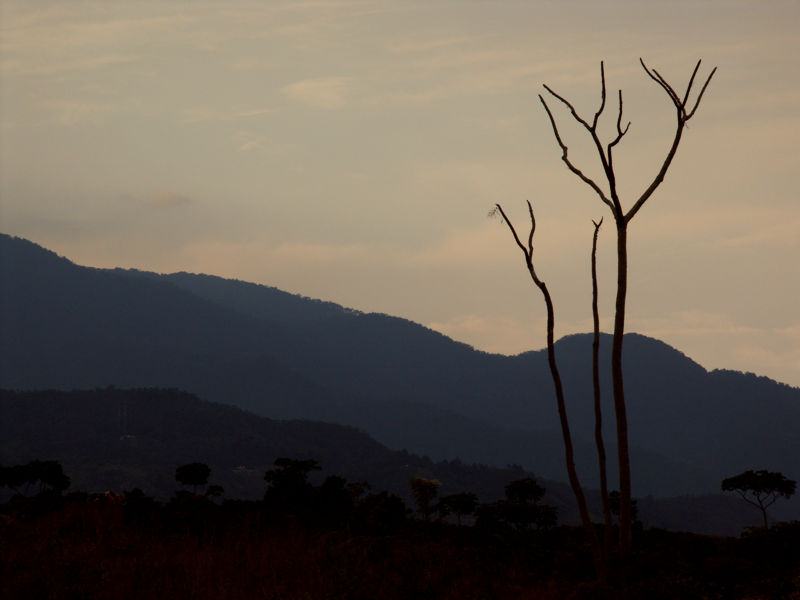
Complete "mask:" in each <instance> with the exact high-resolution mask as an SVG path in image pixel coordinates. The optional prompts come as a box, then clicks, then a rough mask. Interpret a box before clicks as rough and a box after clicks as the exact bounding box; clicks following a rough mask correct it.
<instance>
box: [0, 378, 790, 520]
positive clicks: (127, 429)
mask: <svg viewBox="0 0 800 600" xmlns="http://www.w3.org/2000/svg"><path fill="white" fill-rule="evenodd" d="M281 456H286V457H289V458H297V459H314V460H316V461H318V463H319V464H320V465H321V466H322V471H321V472H320V473H313V474H312V479H313V483H315V484H318V483H319V482H321V481H322V479H323V478H325V477H327V476H329V475H339V476H343V477H345V478H346V479H347V480H349V481H366V482H368V483H369V484H370V485H371V486H372V488H371V489H372V491H373V492H378V491H381V490H389V491H391V492H394V493H397V494H400V495H401V496H404V497H405V498H406V502H407V503H408V504H409V506H413V502H412V501H411V499H410V498H409V496H410V494H409V491H410V488H409V483H408V482H409V479H410V478H412V477H427V478H435V479H438V480H440V481H441V482H442V487H441V488H440V494H441V495H446V494H450V493H457V492H463V491H471V492H474V493H476V494H477V496H478V498H479V499H480V501H482V502H491V501H493V500H496V499H498V498H500V497H502V496H503V489H504V486H505V485H507V484H508V483H509V482H511V481H513V480H515V479H520V478H522V477H526V476H530V474H529V473H526V472H524V471H523V470H522V469H520V468H519V467H513V468H496V467H488V466H485V465H476V464H472V465H470V464H465V463H463V462H461V461H458V460H455V461H438V462H436V461H432V460H430V459H429V458H427V457H420V456H416V455H414V454H409V453H408V452H405V451H392V450H389V449H388V448H386V447H385V446H382V445H381V444H379V443H377V442H376V441H375V440H373V439H372V438H370V437H369V436H367V435H366V434H365V433H363V432H361V431H358V430H356V429H354V428H352V427H346V426H342V425H334V424H330V423H319V422H314V421H275V420H272V419H267V418H266V417H258V416H256V415H253V414H252V413H248V412H245V411H242V410H240V409H238V408H236V407H234V406H229V405H224V404H216V403H211V402H205V401H202V400H200V399H198V398H197V397H196V396H193V395H191V394H188V393H186V392H182V391H180V390H174V389H172V390H165V389H152V388H151V389H134V390H123V389H119V388H116V387H107V388H102V389H96V390H74V391H57V390H40V391H30V392H21V391H9V390H1V389H0V464H4V465H12V464H22V463H25V462H27V461H29V460H33V459H43V460H58V461H59V462H60V463H61V464H62V465H63V467H64V469H65V472H66V474H67V475H68V476H69V477H70V479H71V486H70V488H69V491H86V492H103V491H105V490H115V491H118V492H119V491H123V490H131V489H133V488H136V487H138V488H140V489H142V490H143V491H144V493H145V494H147V495H149V496H155V497H156V498H157V499H159V500H162V501H164V500H166V499H168V498H169V497H171V496H172V495H174V493H175V491H176V490H177V489H178V488H180V487H181V486H180V485H179V484H178V483H177V482H176V480H175V469H176V468H177V467H178V466H180V465H183V464H187V463H189V462H203V463H206V464H208V465H209V466H210V467H211V477H210V479H209V483H211V484H215V485H222V487H223V488H224V497H225V498H232V499H251V500H255V499H259V498H261V497H262V496H263V494H264V490H265V489H266V482H265V481H264V472H265V471H266V470H268V469H270V468H272V466H273V462H274V460H275V459H276V458H278V457H281ZM539 482H540V483H541V484H543V485H544V486H545V487H546V489H547V494H546V496H545V499H544V501H545V502H546V503H547V504H550V505H552V506H555V507H556V508H557V509H558V515H559V521H560V522H561V523H572V524H576V523H577V522H578V516H577V510H576V509H575V503H574V500H573V497H572V494H571V492H570V490H569V488H568V486H567V485H566V484H563V483H558V482H553V481H547V480H543V479H539ZM9 495H10V492H9V491H8V490H3V489H0V502H2V501H4V500H6V499H7V498H8V497H9ZM587 497H588V500H589V502H590V505H591V506H592V510H593V513H594V514H595V515H599V514H600V512H601V511H600V500H599V495H598V494H597V492H592V491H589V492H588V494H587ZM639 508H640V515H641V518H642V519H643V520H644V522H645V525H646V526H657V527H664V528H669V529H682V530H690V531H695V532H698V533H706V534H712V535H714V534H715V535H736V534H738V533H739V532H740V531H741V530H742V528H743V527H746V526H749V525H753V524H755V523H757V522H758V519H759V518H760V516H759V515H758V514H756V511H754V510H752V508H751V507H749V506H748V505H747V504H745V503H743V502H742V501H741V500H739V499H738V498H736V497H731V496H722V495H719V494H717V495H708V496H703V497H681V498H671V499H663V500H662V499H652V498H643V499H640V500H639ZM779 508H785V507H779ZM773 514H774V515H775V516H776V518H784V517H783V516H782V515H783V514H788V513H786V511H784V512H783V513H777V512H775V511H773ZM598 519H599V516H598Z"/></svg>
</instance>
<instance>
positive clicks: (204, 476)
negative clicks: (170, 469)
mask: <svg viewBox="0 0 800 600" xmlns="http://www.w3.org/2000/svg"><path fill="white" fill-rule="evenodd" d="M210 475H211V467H209V466H208V465H207V464H205V463H199V462H193V463H189V464H186V465H182V466H180V467H178V468H177V469H175V479H176V480H177V481H178V482H179V483H180V484H181V485H190V486H192V494H194V495H197V486H199V485H205V484H207V483H208V478H209V476H210Z"/></svg>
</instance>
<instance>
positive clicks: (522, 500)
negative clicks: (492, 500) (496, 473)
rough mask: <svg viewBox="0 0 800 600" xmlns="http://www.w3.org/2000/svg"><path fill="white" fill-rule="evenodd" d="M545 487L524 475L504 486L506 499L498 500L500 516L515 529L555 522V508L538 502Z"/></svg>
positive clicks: (541, 526)
mask: <svg viewBox="0 0 800 600" xmlns="http://www.w3.org/2000/svg"><path fill="white" fill-rule="evenodd" d="M544 492H545V489H544V488H543V487H542V486H540V485H539V484H538V482H537V481H536V480H535V479H532V478H530V477H525V478H523V479H517V480H515V481H512V482H511V483H509V484H508V485H507V486H506V487H505V493H506V499H505V500H504V501H501V502H499V503H498V504H499V508H500V514H501V517H502V518H503V519H504V520H505V521H507V522H508V523H510V524H511V525H513V526H514V527H516V528H517V529H527V528H529V527H530V526H531V525H534V524H535V525H536V526H537V528H540V529H541V528H545V527H551V526H553V525H555V523H556V510H555V508H553V507H552V506H546V505H541V504H539V501H540V500H541V499H542V498H543V497H544Z"/></svg>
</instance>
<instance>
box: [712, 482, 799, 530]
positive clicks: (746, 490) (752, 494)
mask: <svg viewBox="0 0 800 600" xmlns="http://www.w3.org/2000/svg"><path fill="white" fill-rule="evenodd" d="M796 489H797V482H796V481H793V480H791V479H787V478H786V477H785V476H784V475H783V473H777V472H773V471H765V470H760V471H745V472H744V473H740V474H739V475H736V476H734V477H728V478H727V479H723V480H722V491H723V492H736V493H737V494H739V496H741V497H742V499H743V500H744V501H745V502H747V503H749V504H752V505H753V506H755V507H756V508H758V509H759V510H760V511H761V514H762V516H763V517H764V528H765V529H766V528H767V527H768V526H769V524H768V521H767V509H768V508H769V507H770V506H772V505H773V504H775V501H776V500H777V499H778V498H786V499H789V498H791V497H792V496H793V495H794V493H795V490H796Z"/></svg>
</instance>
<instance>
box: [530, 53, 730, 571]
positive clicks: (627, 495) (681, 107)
mask: <svg viewBox="0 0 800 600" xmlns="http://www.w3.org/2000/svg"><path fill="white" fill-rule="evenodd" d="M700 62H701V61H697V65H695V68H694V71H693V72H692V75H691V77H690V78H689V83H688V84H687V86H686V91H685V92H684V94H683V96H679V95H678V93H677V92H676V91H675V90H674V89H673V88H672V86H671V85H670V84H669V83H667V81H666V79H664V77H662V76H661V74H660V73H659V72H658V71H656V70H655V69H649V68H648V67H647V65H645V63H644V61H643V60H641V59H640V63H641V65H642V68H643V69H644V70H645V73H647V75H648V76H649V77H650V78H651V79H652V80H653V81H655V82H656V83H657V84H658V85H659V86H660V87H661V88H662V89H663V90H664V92H665V93H666V94H667V96H668V97H669V99H670V101H671V102H672V104H673V105H674V107H675V113H676V124H675V133H674V135H673V138H672V144H671V145H670V148H669V151H668V152H667V155H666V157H665V158H664V161H663V162H662V164H661V167H660V168H659V170H658V172H657V173H656V175H655V177H654V178H653V180H652V181H651V183H650V184H649V185H648V186H647V188H646V189H645V190H644V191H643V192H642V193H641V195H639V197H638V198H637V199H636V200H635V202H634V203H633V205H632V206H631V208H630V209H629V210H627V211H626V210H625V209H624V208H623V207H622V203H621V200H620V198H619V194H618V190H617V177H616V173H615V171H614V157H613V151H614V147H615V146H616V145H617V144H618V143H619V142H620V141H621V140H622V138H623V137H624V136H625V134H626V133H627V132H628V128H629V127H630V123H628V124H627V125H625V127H624V128H623V126H622V90H619V92H618V96H619V111H618V114H617V121H616V134H615V136H614V138H613V139H611V140H610V141H609V142H608V143H606V144H604V143H603V142H602V141H601V139H600V135H599V134H598V131H597V125H598V121H599V120H600V116H601V114H602V113H603V110H604V109H605V106H606V80H605V69H604V65H603V63H602V62H601V63H600V80H601V84H602V87H601V97H600V107H599V108H598V109H597V112H596V113H595V114H594V118H593V119H592V121H591V123H590V122H589V121H587V120H585V119H584V118H582V117H581V116H580V115H579V114H578V112H577V111H576V110H575V107H574V106H573V105H572V103H570V102H569V101H568V100H566V99H565V98H564V97H562V96H560V95H558V94H557V93H556V92H554V91H553V90H552V89H551V88H550V87H548V86H547V85H545V86H544V88H545V89H546V90H547V91H548V92H549V93H550V94H551V95H552V96H553V97H554V98H556V99H557V100H558V101H559V102H561V103H562V104H564V106H566V108H568V109H569V111H570V113H571V114H572V116H573V118H574V119H575V120H576V121H577V122H578V123H579V124H580V125H582V126H583V127H584V129H586V131H587V133H588V134H589V136H590V138H591V140H592V142H593V143H594V145H595V148H596V150H597V154H598V156H599V158H600V162H601V164H602V167H603V173H604V175H605V178H606V182H607V185H608V189H607V190H604V189H603V188H601V186H600V185H598V184H597V183H596V182H595V181H594V180H593V179H592V178H591V177H589V176H587V175H586V174H585V173H584V172H583V171H582V170H581V169H579V168H578V167H577V166H576V165H575V164H574V163H573V162H572V160H571V159H570V158H569V148H568V147H567V145H566V144H565V143H564V141H563V140H562V138H561V134H560V133H559V130H558V126H557V125H556V121H555V118H554V117H553V113H552V112H551V111H550V107H549V106H548V105H547V102H546V101H545V99H544V97H542V96H541V95H539V100H540V101H541V102H542V105H543V106H544V109H545V111H546V112H547V116H548V117H549V118H550V124H551V126H552V128H553V134H554V135H555V138H556V141H557V142H558V145H559V146H560V147H561V151H562V155H561V158H562V160H563V161H564V163H565V164H566V165H567V167H568V168H569V170H570V171H571V172H572V173H574V174H575V175H576V176H577V177H578V178H580V179H581V181H583V182H584V183H585V184H586V185H588V186H589V187H591V188H592V190H594V192H595V193H596V194H597V195H598V196H599V198H600V200H602V202H603V203H604V204H606V206H608V207H609V208H610V209H611V214H612V215H613V216H614V223H615V225H616V230H617V294H616V302H615V314H614V338H613V342H612V347H611V376H612V383H613V391H614V413H615V416H616V423H617V459H618V462H619V484H620V519H619V521H620V523H619V525H620V554H621V557H622V559H623V562H625V561H626V560H627V558H628V556H629V554H630V544H631V523H632V518H631V471H630V453H629V449H628V418H627V411H626V408H625V390H624V385H623V375H622V340H623V335H624V333H625V300H626V297H627V289H628V224H629V223H630V222H631V220H632V219H633V217H634V216H636V213H638V212H639V210H640V209H641V208H642V206H643V205H644V203H645V202H647V200H648V199H649V198H650V196H652V195H653V192H655V190H656V189H657V188H658V186H659V185H660V184H661V182H662V181H664V176H665V175H666V173H667V170H668V169H669V166H670V165H671V164H672V159H673V158H674V157H675V153H676V152H677V150H678V145H679V144H680V141H681V137H682V135H683V130H684V128H685V127H686V124H687V122H688V121H689V120H690V119H691V118H692V117H693V116H694V114H695V112H696V111H697V108H698V106H699V105H700V101H701V100H702V98H703V94H705V91H706V89H707V88H708V84H709V83H710V82H711V78H712V77H713V76H714V73H715V72H716V68H714V70H712V71H711V74H710V75H709V76H708V78H707V79H706V81H705V83H704V84H703V87H702V88H701V89H700V93H699V94H698V95H697V98H696V99H695V101H694V104H693V105H692V106H691V108H690V107H689V103H688V102H689V95H690V93H691V91H692V87H693V85H694V80H695V77H696V75H697V72H698V70H699V69H700Z"/></svg>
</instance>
